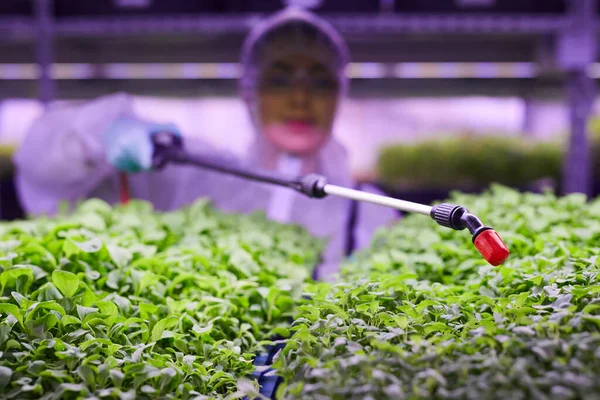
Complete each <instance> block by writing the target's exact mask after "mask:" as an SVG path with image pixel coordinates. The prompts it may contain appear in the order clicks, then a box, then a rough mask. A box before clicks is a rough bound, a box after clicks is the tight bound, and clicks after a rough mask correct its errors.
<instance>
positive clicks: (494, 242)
mask: <svg viewBox="0 0 600 400" xmlns="http://www.w3.org/2000/svg"><path fill="white" fill-rule="evenodd" d="M473 243H474V244H475V247H476V248H477V250H479V252H480V253H481V255H482V256H483V258H485V259H486V260H487V262H489V263H490V264H492V265H493V266H494V267H497V266H498V265H500V264H502V263H503V262H504V261H506V259H507V258H508V256H509V255H510V251H509V250H508V247H506V245H505V244H504V242H503V241H502V239H501V238H500V235H498V232H496V231H495V230H493V229H486V230H485V231H483V232H481V233H480V234H479V235H477V237H476V238H475V240H474V241H473Z"/></svg>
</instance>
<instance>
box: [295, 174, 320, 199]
mask: <svg viewBox="0 0 600 400" xmlns="http://www.w3.org/2000/svg"><path fill="white" fill-rule="evenodd" d="M298 183H299V184H298V185H296V190H298V191H299V192H301V193H304V194H305V195H307V196H308V197H314V198H317V199H320V198H323V197H325V196H327V193H325V185H327V178H325V177H324V176H322V175H318V174H308V175H305V176H303V177H302V178H300V180H299V182H298Z"/></svg>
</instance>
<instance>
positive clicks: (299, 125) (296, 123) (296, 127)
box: [286, 119, 313, 133]
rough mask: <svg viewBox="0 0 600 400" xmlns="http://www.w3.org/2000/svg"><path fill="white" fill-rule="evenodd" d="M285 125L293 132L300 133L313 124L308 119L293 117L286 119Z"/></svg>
mask: <svg viewBox="0 0 600 400" xmlns="http://www.w3.org/2000/svg"><path fill="white" fill-rule="evenodd" d="M286 127H287V128H288V129H290V130H291V131H293V132H298V133H300V132H306V130H308V129H310V128H312V127H313V124H312V123H311V122H310V121H308V120H300V119H294V120H288V121H287V122H286Z"/></svg>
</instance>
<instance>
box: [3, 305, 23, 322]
mask: <svg viewBox="0 0 600 400" xmlns="http://www.w3.org/2000/svg"><path fill="white" fill-rule="evenodd" d="M0 313H8V314H10V315H12V316H13V317H15V318H16V319H17V320H18V321H19V323H20V324H21V326H23V316H22V315H21V313H20V312H19V307H17V306H15V305H14V304H9V303H0Z"/></svg>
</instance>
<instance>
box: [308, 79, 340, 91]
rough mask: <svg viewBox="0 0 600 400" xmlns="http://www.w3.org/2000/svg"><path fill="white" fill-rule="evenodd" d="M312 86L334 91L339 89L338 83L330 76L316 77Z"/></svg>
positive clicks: (321, 89) (320, 89)
mask: <svg viewBox="0 0 600 400" xmlns="http://www.w3.org/2000/svg"><path fill="white" fill-rule="evenodd" d="M312 87H313V88H315V89H317V90H319V91H324V92H334V91H336V90H337V88H338V84H337V82H336V81H335V80H334V79H331V78H329V77H315V78H314V79H312Z"/></svg>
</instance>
